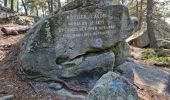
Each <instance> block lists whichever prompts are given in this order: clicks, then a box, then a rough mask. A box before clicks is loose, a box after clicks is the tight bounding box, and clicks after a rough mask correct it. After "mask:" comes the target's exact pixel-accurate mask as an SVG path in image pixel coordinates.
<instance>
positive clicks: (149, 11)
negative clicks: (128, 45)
mask: <svg viewBox="0 0 170 100" xmlns="http://www.w3.org/2000/svg"><path fill="white" fill-rule="evenodd" d="M152 6H153V0H147V15H146V22H147V33H148V37H149V42H150V47H151V48H157V47H158V45H157V41H156V37H155V33H154V30H153V23H152Z"/></svg>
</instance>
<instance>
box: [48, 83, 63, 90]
mask: <svg viewBox="0 0 170 100" xmlns="http://www.w3.org/2000/svg"><path fill="white" fill-rule="evenodd" d="M62 87H63V85H62V84H60V83H50V84H49V88H50V89H53V90H60V89H62Z"/></svg>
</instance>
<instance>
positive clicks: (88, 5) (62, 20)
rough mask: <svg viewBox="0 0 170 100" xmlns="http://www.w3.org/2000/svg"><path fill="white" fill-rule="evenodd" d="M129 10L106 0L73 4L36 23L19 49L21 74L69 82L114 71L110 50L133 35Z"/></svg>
mask: <svg viewBox="0 0 170 100" xmlns="http://www.w3.org/2000/svg"><path fill="white" fill-rule="evenodd" d="M133 29H134V24H133V21H132V20H131V18H130V17H129V13H128V8H127V7H125V6H123V5H112V4H111V3H109V0H108V1H107V0H93V1H89V0H75V1H73V2H71V3H69V4H68V5H66V6H64V7H63V9H62V10H60V11H58V12H56V13H54V14H52V15H50V16H47V17H46V18H44V19H42V20H41V21H39V22H38V23H37V24H36V25H35V26H34V27H33V28H32V29H31V30H30V31H29V32H28V33H27V35H26V37H25V40H24V42H23V44H22V47H21V53H20V60H21V66H22V67H21V72H22V73H24V75H25V76H29V78H32V79H33V78H39V77H49V76H53V77H58V78H72V77H75V76H78V75H80V74H82V73H84V72H90V73H93V71H96V70H100V69H101V70H100V71H99V72H100V73H106V72H108V71H110V70H112V69H113V67H114V61H115V58H114V53H113V52H111V48H113V47H114V46H116V45H117V43H118V42H120V41H124V40H125V39H126V38H127V37H129V36H130V35H131V34H132V31H133Z"/></svg>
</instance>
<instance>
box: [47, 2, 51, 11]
mask: <svg viewBox="0 0 170 100" xmlns="http://www.w3.org/2000/svg"><path fill="white" fill-rule="evenodd" d="M50 2H51V0H47V4H48V11H49V13H51V3H50Z"/></svg>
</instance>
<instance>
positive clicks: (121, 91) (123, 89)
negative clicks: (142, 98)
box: [86, 72, 138, 100]
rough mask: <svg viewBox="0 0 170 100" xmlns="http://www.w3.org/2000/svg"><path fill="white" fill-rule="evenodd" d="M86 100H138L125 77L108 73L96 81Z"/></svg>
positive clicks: (135, 92)
mask: <svg viewBox="0 0 170 100" xmlns="http://www.w3.org/2000/svg"><path fill="white" fill-rule="evenodd" d="M86 100H138V95H137V91H136V90H135V88H134V87H133V85H132V84H131V83H130V82H129V81H128V80H127V79H126V78H125V77H123V76H120V75H118V74H116V73H114V72H108V73H107V74H105V75H103V76H102V77H101V78H100V79H99V80H98V81H97V83H96V85H95V86H94V88H93V89H92V90H91V91H90V92H89V94H88V97H87V99H86Z"/></svg>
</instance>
